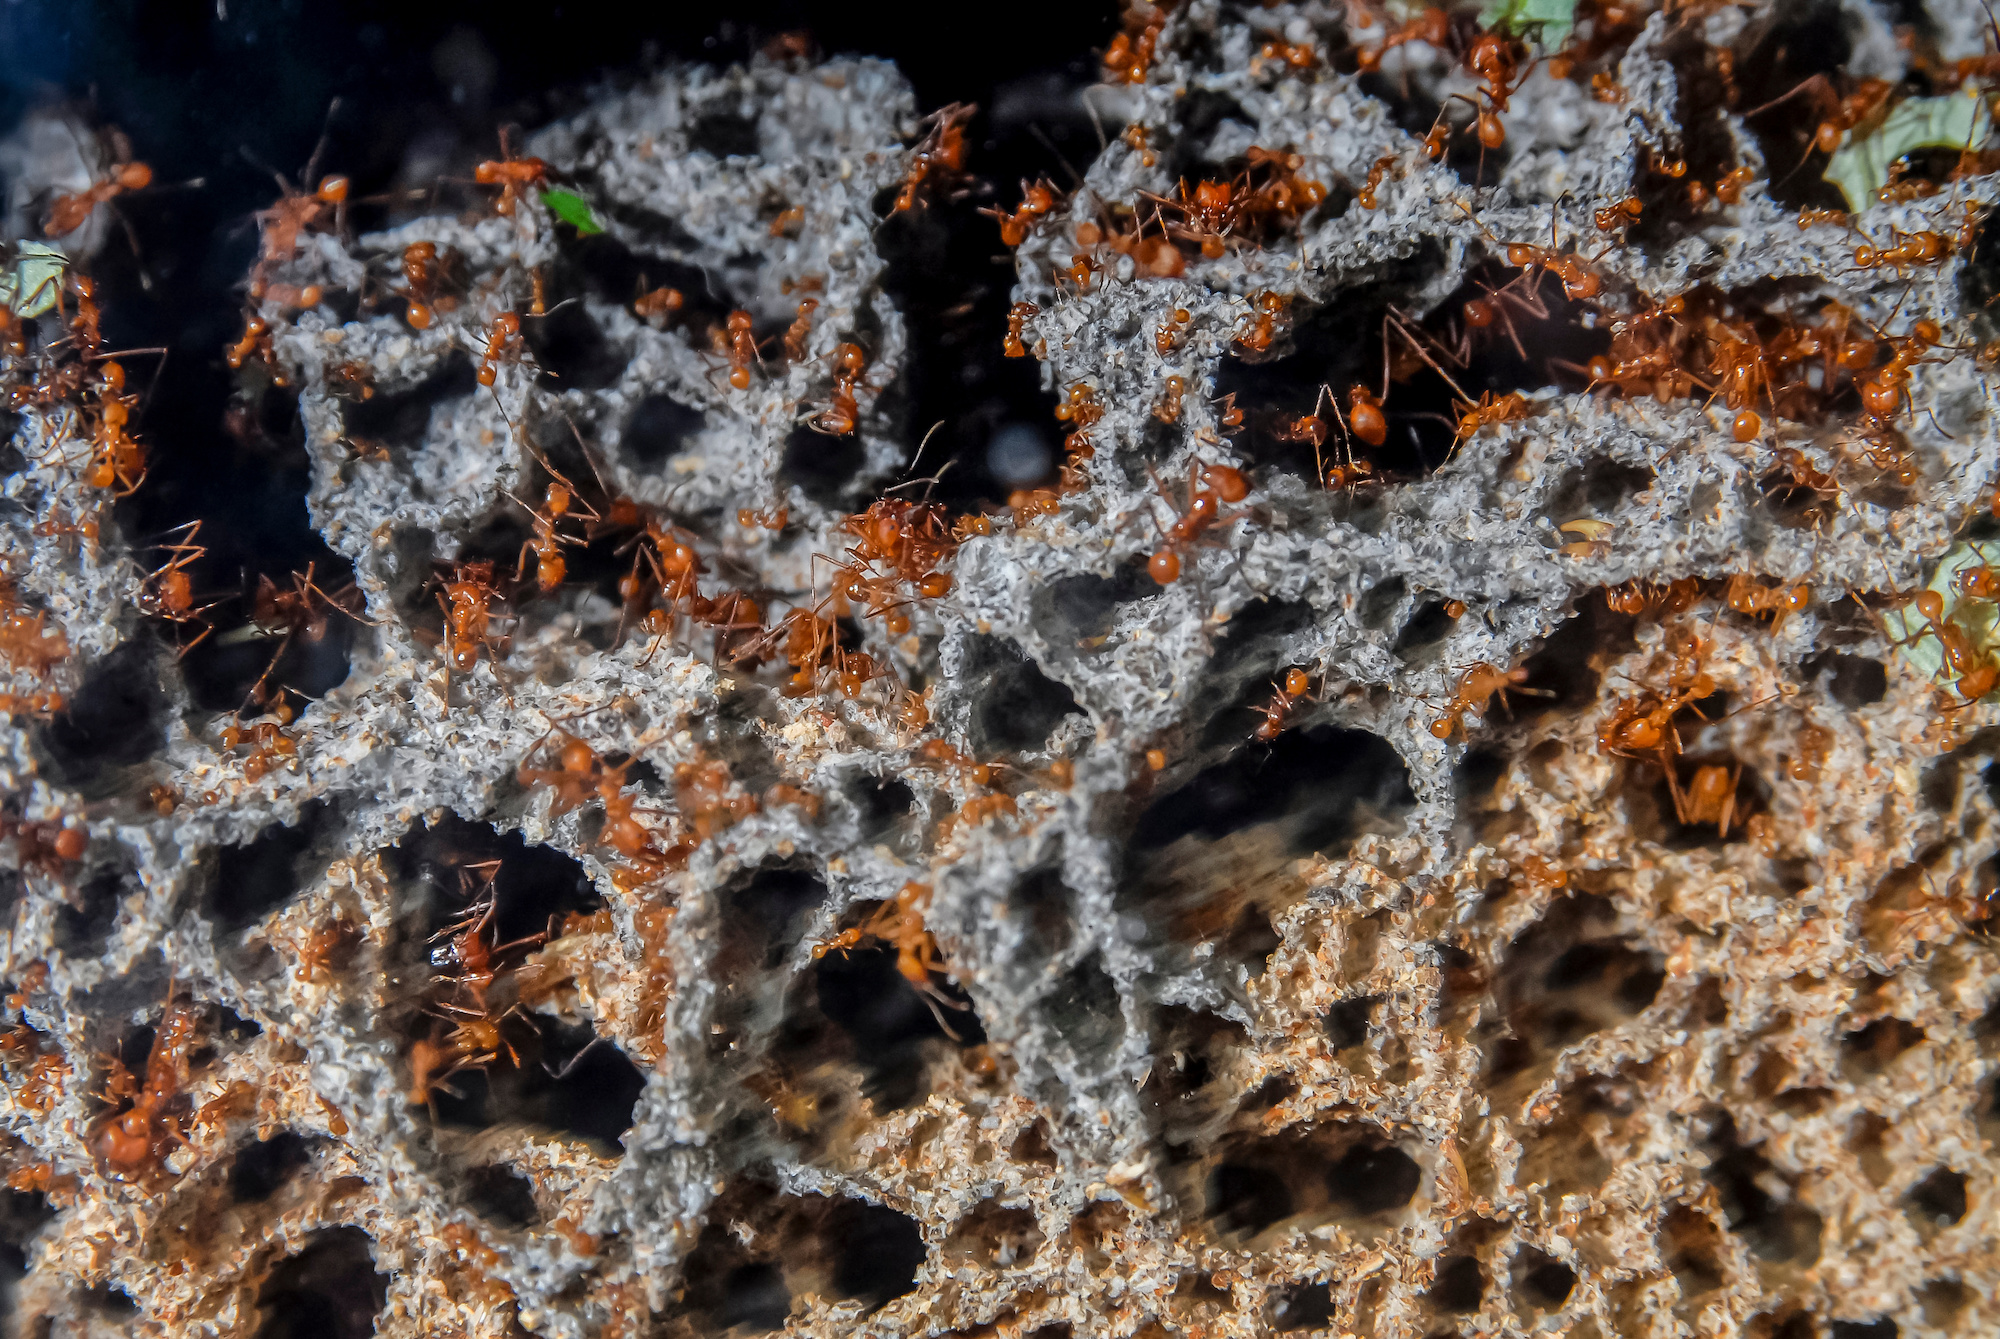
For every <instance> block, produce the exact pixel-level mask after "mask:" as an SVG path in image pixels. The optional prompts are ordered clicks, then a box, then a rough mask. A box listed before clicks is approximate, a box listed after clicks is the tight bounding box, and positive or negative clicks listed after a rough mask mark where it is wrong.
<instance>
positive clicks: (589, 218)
mask: <svg viewBox="0 0 2000 1339" xmlns="http://www.w3.org/2000/svg"><path fill="white" fill-rule="evenodd" d="M542 203H543V204H545V205H547V206H548V207H549V212H550V213H551V214H554V215H555V216H556V217H557V218H559V219H561V220H562V221H563V222H564V223H567V224H569V225H570V226H571V227H572V228H575V229H576V231H577V235H578V236H580V237H589V236H591V235H592V234H593V233H600V232H603V231H604V225H603V224H602V223H599V222H598V221H597V215H595V214H593V213H591V212H590V202H589V201H588V200H586V199H584V198H583V197H582V196H580V195H576V194H573V193H572V192H570V191H543V192H542Z"/></svg>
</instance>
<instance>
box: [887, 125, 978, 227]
mask: <svg viewBox="0 0 2000 1339" xmlns="http://www.w3.org/2000/svg"><path fill="white" fill-rule="evenodd" d="M974 110H975V109H974V108H972V107H970V106H968V105H966V104H965V103H962V102H954V103H952V104H951V105H950V106H947V107H940V108H939V109H938V110H937V111H935V112H933V113H931V117H930V122H931V128H930V131H929V133H928V134H926V135H925V136H924V137H923V139H922V140H921V141H919V142H918V144H917V147H916V148H914V149H912V150H911V151H910V167H909V170H908V171H907V172H906V173H904V175H903V189H902V190H901V191H899V192H898V193H897V195H896V204H895V206H894V209H893V210H892V211H891V212H895V213H900V212H902V211H903V210H905V209H909V208H911V207H913V206H914V205H915V204H916V203H917V192H918V191H919V190H921V189H922V188H923V186H924V184H925V183H926V182H928V181H929V180H930V179H931V177H932V175H933V174H938V175H945V174H949V175H952V176H956V175H957V174H958V173H960V172H963V171H964V170H965V125H966V122H968V121H970V120H971V119H972V113H973V111H974Z"/></svg>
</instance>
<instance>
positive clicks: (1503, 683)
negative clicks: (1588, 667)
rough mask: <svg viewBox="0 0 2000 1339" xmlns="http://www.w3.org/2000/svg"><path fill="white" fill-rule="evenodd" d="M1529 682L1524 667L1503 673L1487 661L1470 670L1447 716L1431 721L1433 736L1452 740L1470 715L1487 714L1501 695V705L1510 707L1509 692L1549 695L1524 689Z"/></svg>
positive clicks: (1461, 680) (1460, 681) (1460, 680)
mask: <svg viewBox="0 0 2000 1339" xmlns="http://www.w3.org/2000/svg"><path fill="white" fill-rule="evenodd" d="M1527 681H1528V671H1527V670H1526V669H1524V668H1522V667H1521V666H1518V665H1517V666H1515V667H1514V668H1513V669H1508V670H1503V669H1500V668H1499V667H1498V666H1495V665H1488V664H1486V663H1485V662H1484V661H1481V662H1480V663H1478V664H1476V665H1473V666H1471V667H1469V668H1468V669H1466V670H1465V671H1464V672H1463V673H1461V674H1460V675H1459V676H1458V686H1457V688H1456V690H1455V691H1454V692H1453V693H1452V697H1451V701H1450V702H1449V703H1448V704H1446V706H1445V709H1444V715H1442V716H1440V717H1438V718H1437V719H1436V720H1435V721H1432V722H1431V734H1433V735H1434V736H1436V737H1437V738H1439V739H1450V738H1451V737H1452V735H1453V734H1455V733H1457V732H1458V731H1459V730H1460V729H1462V728H1463V727H1464V724H1465V716H1466V713H1467V712H1472V713H1474V714H1476V715H1482V716H1483V715H1484V714H1485V712H1486V708H1487V704H1488V703H1490V702H1491V701H1492V700H1493V698H1494V696H1495V695H1496V694H1497V695H1498V696H1499V698H1500V705H1501V706H1503V707H1504V706H1506V705H1507V693H1508V690H1510V689H1511V690H1512V691H1514V692H1517V693H1530V694H1535V695H1538V696H1549V695H1550V694H1548V693H1547V692H1546V690H1538V689H1533V688H1527V687H1524V686H1523V685H1525V684H1526V683H1527Z"/></svg>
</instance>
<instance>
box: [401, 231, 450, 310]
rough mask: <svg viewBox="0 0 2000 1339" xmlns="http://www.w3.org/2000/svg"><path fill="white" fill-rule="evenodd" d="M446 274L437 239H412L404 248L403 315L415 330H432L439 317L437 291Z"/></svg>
mask: <svg viewBox="0 0 2000 1339" xmlns="http://www.w3.org/2000/svg"><path fill="white" fill-rule="evenodd" d="M442 277H443V265H442V263H441V262H440V260H439V259H438V247H437V243H436V242H412V243H410V244H409V245H408V246H406V247H404V248H403V279H404V281H405V283H406V285H407V287H406V288H405V290H404V293H403V296H404V298H405V300H406V303H407V305H406V306H405V308H404V311H403V318H404V319H405V320H407V321H408V322H409V323H410V325H411V327H412V328H413V329H417V330H428V329H430V326H431V322H432V321H434V320H436V319H437V314H436V311H435V306H436V301H437V299H436V290H437V287H438V285H439V283H440V282H441V280H442Z"/></svg>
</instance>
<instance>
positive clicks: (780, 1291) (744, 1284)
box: [715, 1262, 792, 1334]
mask: <svg viewBox="0 0 2000 1339" xmlns="http://www.w3.org/2000/svg"><path fill="white" fill-rule="evenodd" d="M791 1313H792V1295H791V1293H790V1292H789V1291H788V1290H787V1289H786V1287H785V1276H784V1274H783V1273H781V1272H780V1271H779V1269H778V1267H777V1266H776V1265H772V1264H767V1263H763V1262H754V1263H751V1264H747V1265H738V1266H737V1267H736V1268H734V1269H732V1270H730V1271H729V1272H728V1273H727V1274H726V1275H724V1276H723V1278H722V1297H721V1299H720V1305H719V1306H717V1308H716V1310H715V1323H716V1325H717V1327H718V1328H720V1329H723V1330H735V1329H737V1328H739V1327H740V1328H741V1329H742V1330H743V1332H744V1333H746V1334H765V1333H768V1332H770V1331H772V1330H778V1329H783V1328H784V1325H785V1318H786V1317H787V1316H789V1315H791Z"/></svg>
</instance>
